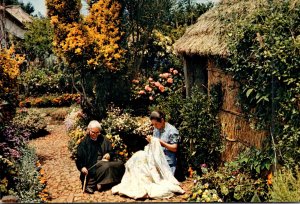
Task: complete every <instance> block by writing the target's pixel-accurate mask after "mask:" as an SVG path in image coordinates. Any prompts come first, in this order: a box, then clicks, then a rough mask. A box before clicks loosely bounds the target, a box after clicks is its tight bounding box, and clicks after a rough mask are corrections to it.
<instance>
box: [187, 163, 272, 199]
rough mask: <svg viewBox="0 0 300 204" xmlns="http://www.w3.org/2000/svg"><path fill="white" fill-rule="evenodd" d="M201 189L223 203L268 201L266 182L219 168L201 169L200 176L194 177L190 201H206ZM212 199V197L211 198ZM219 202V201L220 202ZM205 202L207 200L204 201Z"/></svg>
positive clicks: (245, 174)
mask: <svg viewBox="0 0 300 204" xmlns="http://www.w3.org/2000/svg"><path fill="white" fill-rule="evenodd" d="M203 188H204V189H205V188H206V189H207V191H210V192H212V193H214V194H215V196H214V198H215V200H213V201H216V200H217V198H218V197H219V198H221V200H222V201H224V202H250V201H251V202H264V201H266V200H268V186H267V182H266V181H264V180H262V179H252V178H251V176H250V175H249V174H247V173H241V172H236V171H231V170H229V169H228V168H226V167H220V168H219V169H218V170H217V171H214V170H210V169H207V168H202V176H195V180H194V187H193V189H192V192H193V193H192V194H191V195H190V196H189V200H190V201H197V200H203V199H206V198H207V197H208V196H207V194H206V196H204V195H205V194H204V192H203ZM211 197H212V196H211ZM221 200H219V201H221ZM205 201H207V200H205Z"/></svg>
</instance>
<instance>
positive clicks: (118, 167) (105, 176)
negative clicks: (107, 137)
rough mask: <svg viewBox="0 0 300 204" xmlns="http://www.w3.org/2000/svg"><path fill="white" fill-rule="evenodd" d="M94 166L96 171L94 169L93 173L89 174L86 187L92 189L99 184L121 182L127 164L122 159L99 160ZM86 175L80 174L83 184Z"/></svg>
mask: <svg viewBox="0 0 300 204" xmlns="http://www.w3.org/2000/svg"><path fill="white" fill-rule="evenodd" d="M93 168H95V171H93V174H88V176H87V180H86V187H89V188H92V189H95V188H96V185H97V184H100V185H112V184H114V185H116V184H118V183H120V182H121V179H122V177H123V174H124V172H125V166H124V164H123V162H121V161H99V163H98V164H97V165H96V166H95V167H93ZM84 177H85V176H84V175H83V174H81V175H80V180H81V182H82V185H83V182H84Z"/></svg>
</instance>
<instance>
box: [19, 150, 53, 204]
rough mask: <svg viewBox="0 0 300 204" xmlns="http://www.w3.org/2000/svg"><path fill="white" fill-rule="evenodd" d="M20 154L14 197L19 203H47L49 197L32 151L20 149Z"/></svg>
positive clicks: (41, 172)
mask: <svg viewBox="0 0 300 204" xmlns="http://www.w3.org/2000/svg"><path fill="white" fill-rule="evenodd" d="M21 152H22V157H21V159H20V160H19V162H18V164H17V166H18V177H17V183H16V186H15V190H16V192H17V193H16V195H17V196H18V197H19V198H20V200H21V202H30V203H33V202H41V201H47V199H48V197H49V195H48V194H47V193H46V191H45V190H44V189H45V187H46V180H45V178H44V176H43V169H41V167H37V163H38V160H37V156H36V154H35V151H34V149H32V148H29V147H24V148H22V149H21Z"/></svg>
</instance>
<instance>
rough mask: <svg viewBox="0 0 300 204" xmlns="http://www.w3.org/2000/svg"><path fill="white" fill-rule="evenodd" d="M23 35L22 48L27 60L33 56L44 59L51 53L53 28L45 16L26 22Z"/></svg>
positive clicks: (32, 58) (33, 57)
mask: <svg viewBox="0 0 300 204" xmlns="http://www.w3.org/2000/svg"><path fill="white" fill-rule="evenodd" d="M26 27H27V31H26V33H25V35H24V44H23V46H24V48H25V52H26V55H27V57H28V58H29V60H34V59H35V58H39V59H44V58H47V57H48V56H49V55H50V54H52V47H53V45H52V42H53V35H54V34H53V32H54V31H53V28H52V27H51V25H50V20H49V19H47V18H41V19H38V18H35V19H34V20H33V22H32V23H30V24H27V25H26Z"/></svg>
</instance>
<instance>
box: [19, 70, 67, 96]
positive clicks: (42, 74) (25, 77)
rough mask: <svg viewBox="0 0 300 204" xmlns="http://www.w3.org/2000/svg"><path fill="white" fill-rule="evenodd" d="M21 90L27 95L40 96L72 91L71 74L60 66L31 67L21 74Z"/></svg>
mask: <svg viewBox="0 0 300 204" xmlns="http://www.w3.org/2000/svg"><path fill="white" fill-rule="evenodd" d="M19 83H20V87H21V92H22V93H23V92H24V94H25V95H26V96H40V95H44V94H54V93H60V94H62V93H70V92H71V91H72V81H71V75H69V74H67V73H65V72H63V71H62V70H61V68H60V67H58V66H54V67H51V68H49V67H47V68H41V67H30V68H29V69H28V70H26V71H24V72H23V73H21V75H20V79H19Z"/></svg>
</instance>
